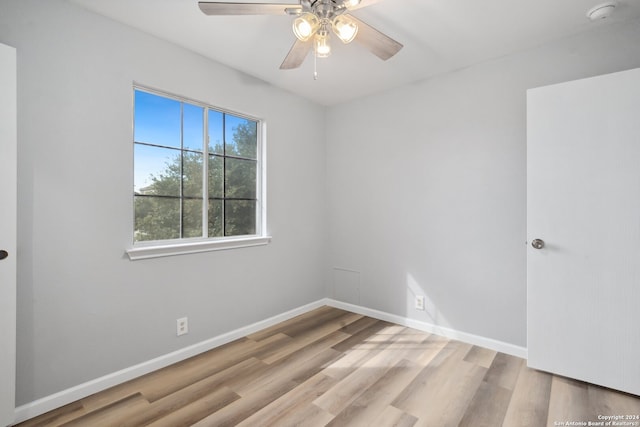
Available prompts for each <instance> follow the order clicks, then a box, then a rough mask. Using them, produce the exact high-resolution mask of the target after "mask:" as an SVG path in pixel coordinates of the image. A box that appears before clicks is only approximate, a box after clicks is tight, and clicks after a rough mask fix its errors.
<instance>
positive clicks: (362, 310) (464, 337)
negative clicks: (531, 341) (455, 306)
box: [323, 298, 527, 359]
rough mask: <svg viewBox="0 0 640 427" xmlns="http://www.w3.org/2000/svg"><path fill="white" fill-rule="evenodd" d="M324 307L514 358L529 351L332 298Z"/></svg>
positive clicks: (522, 356)
mask: <svg viewBox="0 0 640 427" xmlns="http://www.w3.org/2000/svg"><path fill="white" fill-rule="evenodd" d="M323 303H324V305H329V306H331V307H335V308H341V309H343V310H347V311H351V312H353V313H358V314H362V315H364V316H369V317H373V318H375V319H379V320H386V321H387V322H392V323H396V324H398V325H402V326H407V327H409V328H413V329H418V330H420V331H424V332H429V333H431V334H435V335H439V336H442V337H445V338H450V339H454V340H457V341H462V342H465V343H468V344H473V345H477V346H480V347H484V348H488V349H490V350H495V351H499V352H501V353H506V354H510V355H512V356H516V357H521V358H523V359H526V358H527V349H526V348H525V347H520V346H517V345H513V344H509V343H506V342H503V341H498V340H494V339H491V338H485V337H482V336H479V335H474V334H469V333H466V332H460V331H457V330H455V329H450V328H445V327H443V326H438V325H434V324H431V323H427V322H422V321H420V320H414V319H409V318H408V317H403V316H398V315H396V314H390V313H386V312H384V311H379V310H374V309H371V308H366V307H362V306H359V305H354V304H349V303H346V302H342V301H336V300H333V299H330V298H327V299H325V300H324V302H323Z"/></svg>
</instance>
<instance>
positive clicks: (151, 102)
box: [133, 90, 181, 148]
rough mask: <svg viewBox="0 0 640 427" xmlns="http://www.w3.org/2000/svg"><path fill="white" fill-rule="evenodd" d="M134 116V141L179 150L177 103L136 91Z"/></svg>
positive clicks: (178, 104) (178, 103)
mask: <svg viewBox="0 0 640 427" xmlns="http://www.w3.org/2000/svg"><path fill="white" fill-rule="evenodd" d="M134 114H135V128H134V132H133V138H134V141H136V142H146V143H149V144H156V145H163V146H166V147H175V148H180V133H181V132H180V116H181V113H180V102H179V101H176V100H174V99H169V98H165V97H162V96H158V95H153V94H151V93H147V92H142V91H138V90H137V91H136V92H135V111H134Z"/></svg>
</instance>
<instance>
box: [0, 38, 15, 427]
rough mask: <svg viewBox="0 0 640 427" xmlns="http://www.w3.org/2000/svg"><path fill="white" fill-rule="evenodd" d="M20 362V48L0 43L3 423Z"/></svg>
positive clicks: (11, 408)
mask: <svg viewBox="0 0 640 427" xmlns="http://www.w3.org/2000/svg"><path fill="white" fill-rule="evenodd" d="M15 362H16V51H15V49H13V48H11V47H9V46H5V45H3V44H0V425H2V426H6V425H9V424H11V423H12V422H13V419H14V409H15V375H16V373H15Z"/></svg>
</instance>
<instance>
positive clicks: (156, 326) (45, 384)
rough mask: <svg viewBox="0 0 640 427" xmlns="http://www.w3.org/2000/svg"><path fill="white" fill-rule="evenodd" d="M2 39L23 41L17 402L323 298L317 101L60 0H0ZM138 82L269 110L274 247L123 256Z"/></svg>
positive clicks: (256, 111)
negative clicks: (182, 332)
mask: <svg viewBox="0 0 640 427" xmlns="http://www.w3.org/2000/svg"><path fill="white" fill-rule="evenodd" d="M0 42H3V43H6V44H9V45H13V46H15V47H17V49H18V76H19V77H18V80H19V81H18V97H19V98H18V115H19V119H18V121H19V123H18V133H19V141H18V174H19V176H18V182H19V183H18V186H19V188H18V192H19V197H18V215H19V220H18V246H19V247H18V256H19V263H18V349H17V351H18V368H17V369H18V372H17V382H18V384H17V388H18V390H17V404H18V405H21V404H25V403H28V402H30V401H33V400H35V399H38V398H41V397H43V396H47V395H50V394H52V393H54V392H57V391H60V390H64V389H66V388H69V387H71V386H74V385H77V384H80V383H83V382H85V381H88V380H91V379H94V378H97V377H100V376H102V375H105V374H108V373H112V372H115V371H117V370H120V369H123V368H126V367H129V366H132V365H134V364H137V363H140V362H143V361H147V360H150V359H152V358H154V357H157V356H160V355H163V354H166V353H169V352H171V351H173V350H176V349H179V348H182V347H185V346H188V345H191V344H194V343H197V342H200V341H203V340H205V339H208V338H211V337H213V336H216V335H219V334H221V333H224V332H227V331H230V330H233V329H236V328H238V327H241V326H245V325H248V324H250V323H253V322H255V321H258V320H262V319H265V318H268V317H270V316H273V315H275V314H279V313H282V312H284V311H287V310H290V309H292V308H295V307H299V306H301V305H304V304H306V303H309V302H312V301H316V300H318V299H320V298H322V297H324V296H325V288H324V278H323V271H324V259H323V249H324V245H323V244H322V242H323V241H324V240H323V239H324V235H325V232H324V230H326V223H325V214H324V203H323V194H324V189H325V181H326V180H325V174H324V167H325V164H324V124H323V119H322V118H323V117H324V114H325V112H324V109H323V108H321V107H319V106H317V105H315V104H313V103H310V102H308V101H306V100H303V99H301V98H299V97H296V96H293V95H291V94H288V93H285V92H282V91H280V90H277V89H274V88H273V87H271V86H269V85H267V84H265V83H263V82H261V81H257V80H255V79H253V78H251V77H249V76H247V75H244V74H241V73H239V72H236V71H234V70H231V69H228V68H225V67H223V66H221V65H219V64H216V63H214V62H211V61H209V60H206V59H205V58H203V57H201V56H198V55H196V54H193V53H190V52H187V51H185V50H184V49H181V48H179V47H177V46H174V45H171V44H168V43H165V42H163V41H160V40H158V39H155V38H153V37H150V36H147V35H145V34H143V33H140V32H137V31H134V30H132V29H130V28H127V27H125V26H122V25H119V24H116V23H114V22H112V21H109V20H107V19H104V18H101V17H99V16H97V15H94V14H91V13H89V12H86V11H84V10H82V9H79V8H77V7H75V6H72V5H69V4H67V3H65V2H61V1H58V0H47V1H31V0H14V1H6V0H2V2H1V3H0ZM133 81H136V82H140V83H143V84H145V85H149V86H152V87H157V88H160V89H163V90H166V91H169V92H173V93H176V94H179V95H184V96H188V97H191V98H193V99H197V100H201V101H205V102H209V103H211V104H212V105H215V106H220V107H223V108H227V109H231V110H235V111H239V112H243V113H246V114H250V115H253V116H257V117H261V118H264V119H265V120H266V122H267V127H268V141H267V157H268V181H267V183H268V223H269V227H268V228H269V231H270V233H271V234H272V235H273V241H272V243H271V244H270V245H268V246H264V247H257V248H245V249H236V250H229V251H219V252H209V253H204V254H197V255H184V256H176V257H168V258H161V259H153V260H145V261H135V262H131V261H129V260H128V259H127V257H126V256H125V249H126V248H127V247H129V246H130V244H131V234H132V183H133V171H132V142H131V139H132V83H133ZM319 117H320V118H321V119H320V120H318V118H319ZM303 132H304V135H305V137H304V138H302V137H300V135H302V134H303ZM318 195H320V197H318ZM318 242H320V244H318ZM182 316H188V317H189V326H190V333H189V334H188V335H186V336H184V337H179V338H178V337H176V336H175V328H176V326H175V324H176V319H177V318H178V317H182Z"/></svg>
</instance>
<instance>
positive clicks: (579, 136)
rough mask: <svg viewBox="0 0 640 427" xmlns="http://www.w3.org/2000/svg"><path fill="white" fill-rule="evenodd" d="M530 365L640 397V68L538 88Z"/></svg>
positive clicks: (530, 206) (533, 131)
mask: <svg viewBox="0 0 640 427" xmlns="http://www.w3.org/2000/svg"><path fill="white" fill-rule="evenodd" d="M527 168H528V169H527V235H528V236H527V239H528V242H527V243H528V247H527V251H528V252H527V286H528V313H527V315H528V359H529V360H528V364H529V366H530V367H533V368H536V369H540V370H544V371H548V372H553V373H557V374H560V375H563V376H567V377H571V378H576V379H580V380H584V381H587V382H590V383H594V384H599V385H603V386H606V387H610V388H613V389H618V390H622V391H626V392H629V393H633V394H636V395H640V362H639V361H640V69H637V70H631V71H626V72H620V73H615V74H609V75H605V76H600V77H594V78H589V79H584V80H579V81H574V82H569V83H563V84H558V85H554V86H548V87H542V88H537V89H532V90H529V91H528V93H527Z"/></svg>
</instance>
